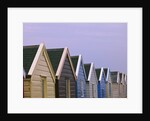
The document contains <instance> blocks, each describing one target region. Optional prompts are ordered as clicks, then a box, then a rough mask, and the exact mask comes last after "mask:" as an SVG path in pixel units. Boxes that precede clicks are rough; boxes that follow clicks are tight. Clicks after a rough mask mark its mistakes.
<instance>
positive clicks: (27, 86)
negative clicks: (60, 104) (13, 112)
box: [23, 43, 55, 98]
mask: <svg viewBox="0 0 150 121" xmlns="http://www.w3.org/2000/svg"><path fill="white" fill-rule="evenodd" d="M23 68H24V69H23V74H24V79H23V96H24V98H54V97H55V75H54V71H53V68H52V65H51V62H50V60H49V57H48V54H47V51H46V48H45V46H44V44H43V43H41V44H40V45H31V46H23Z"/></svg>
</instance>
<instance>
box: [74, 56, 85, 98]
mask: <svg viewBox="0 0 150 121" xmlns="http://www.w3.org/2000/svg"><path fill="white" fill-rule="evenodd" d="M71 60H72V63H73V66H74V69H75V73H76V77H77V80H76V96H77V98H85V97H86V79H87V78H86V74H85V69H84V65H83V58H82V56H81V55H79V56H71Z"/></svg>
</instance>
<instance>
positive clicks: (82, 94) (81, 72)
mask: <svg viewBox="0 0 150 121" xmlns="http://www.w3.org/2000/svg"><path fill="white" fill-rule="evenodd" d="M81 81H82V82H81ZM82 84H83V90H82V87H81V86H82ZM82 91H83V92H82ZM85 96H86V78H85V74H84V70H83V65H82V63H81V64H80V68H79V73H78V76H77V97H78V98H83V97H85Z"/></svg>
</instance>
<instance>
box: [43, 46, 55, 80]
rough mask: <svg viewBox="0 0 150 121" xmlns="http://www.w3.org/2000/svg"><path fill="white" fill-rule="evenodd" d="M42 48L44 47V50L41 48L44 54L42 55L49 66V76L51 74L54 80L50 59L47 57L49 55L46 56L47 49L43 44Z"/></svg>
mask: <svg viewBox="0 0 150 121" xmlns="http://www.w3.org/2000/svg"><path fill="white" fill-rule="evenodd" d="M43 49H44V50H43V54H44V56H45V59H46V63H47V65H48V67H49V71H50V74H51V76H52V79H53V81H54V82H55V74H54V70H53V67H52V64H51V61H50V59H49V57H48V54H47V51H46V48H45V46H44V47H43Z"/></svg>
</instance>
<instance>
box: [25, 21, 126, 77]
mask: <svg viewBox="0 0 150 121" xmlns="http://www.w3.org/2000/svg"><path fill="white" fill-rule="evenodd" d="M41 42H44V44H45V46H46V48H47V49H49V48H64V47H68V48H69V51H70V55H71V56H73V55H79V54H81V55H82V56H83V60H84V63H90V62H94V64H95V67H96V68H99V67H109V68H110V69H111V71H114V70H116V71H120V72H123V73H126V74H127V24H126V23H24V24H23V45H33V44H40V43H41Z"/></svg>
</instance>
